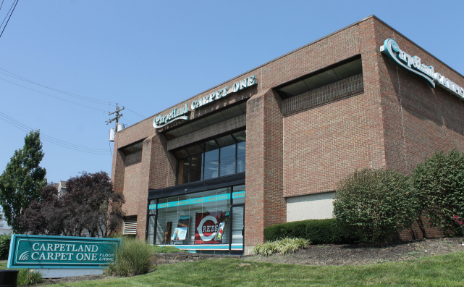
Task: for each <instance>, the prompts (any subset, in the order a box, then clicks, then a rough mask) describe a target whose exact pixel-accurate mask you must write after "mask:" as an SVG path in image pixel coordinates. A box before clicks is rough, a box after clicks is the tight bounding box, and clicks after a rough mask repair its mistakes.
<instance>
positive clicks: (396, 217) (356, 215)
mask: <svg viewBox="0 0 464 287" xmlns="http://www.w3.org/2000/svg"><path fill="white" fill-rule="evenodd" d="M419 210H420V209H419V202H418V199H417V197H416V194H415V192H414V190H413V189H412V188H411V185H410V181H409V177H408V176H406V175H403V174H401V173H399V172H397V171H392V170H369V169H364V170H361V171H356V172H354V173H353V174H352V175H350V176H348V177H347V178H345V180H343V182H342V183H341V184H340V186H339V188H338V189H337V193H336V194H335V201H334V214H335V217H336V218H337V221H338V223H339V226H340V227H341V228H342V229H343V230H345V231H347V232H348V233H352V234H356V235H357V236H359V237H360V239H361V241H364V242H370V243H379V242H388V241H391V240H392V239H393V235H394V234H395V232H397V231H401V230H403V229H405V228H410V227H411V226H412V223H413V222H414V220H415V219H416V218H417V217H418V214H419Z"/></svg>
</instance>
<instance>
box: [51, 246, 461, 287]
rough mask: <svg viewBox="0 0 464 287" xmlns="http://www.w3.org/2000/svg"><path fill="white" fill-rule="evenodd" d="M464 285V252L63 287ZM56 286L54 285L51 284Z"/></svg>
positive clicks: (181, 270)
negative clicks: (412, 258)
mask: <svg viewBox="0 0 464 287" xmlns="http://www.w3.org/2000/svg"><path fill="white" fill-rule="evenodd" d="M102 285H103V286H365V285H375V286H391V285H395V286H464V252H459V253H453V254H449V255H440V256H434V257H427V258H420V259H415V260H411V261H405V262H396V263H382V264H373V265H362V266H349V265H347V266H301V265H285V264H271V263H256V262H246V261H242V260H239V259H215V260H204V261H199V262H189V263H179V264H171V265H162V266H158V267H157V268H156V270H155V271H154V272H152V273H150V274H146V275H141V276H135V277H130V278H117V279H104V280H96V281H80V282H75V283H60V286H102ZM50 286H54V285H50Z"/></svg>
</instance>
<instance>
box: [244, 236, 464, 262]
mask: <svg viewBox="0 0 464 287" xmlns="http://www.w3.org/2000/svg"><path fill="white" fill-rule="evenodd" d="M463 239H464V238H463V237H455V238H437V239H425V240H420V241H414V242H405V243H396V244H388V245H366V244H346V245H343V244H342V245H334V244H323V245H309V246H308V247H307V248H305V249H301V250H298V251H296V252H295V253H290V254H285V255H280V254H273V255H271V256H262V255H255V256H246V257H245V260H247V261H257V262H269V263H286V264H302V265H365V264H375V263H383V262H395V261H404V260H409V259H414V258H420V257H428V256H434V255H440V254H449V253H453V252H459V251H464V246H463V245H461V241H462V240H463Z"/></svg>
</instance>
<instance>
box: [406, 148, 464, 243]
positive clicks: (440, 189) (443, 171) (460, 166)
mask: <svg viewBox="0 0 464 287" xmlns="http://www.w3.org/2000/svg"><path fill="white" fill-rule="evenodd" d="M412 180H413V186H414V188H415V189H416V190H417V194H418V197H419V201H420V204H421V209H422V210H423V211H424V215H425V216H426V218H428V221H429V223H430V224H431V225H432V226H437V227H440V228H442V229H443V231H444V232H450V231H451V232H457V233H458V234H459V233H461V228H460V225H459V220H456V218H458V219H463V218H464V153H462V152H459V151H456V150H452V151H450V152H449V153H444V152H439V153H436V154H435V155H433V156H432V157H430V158H428V159H426V160H425V161H424V162H423V163H421V164H418V165H417V166H416V168H415V169H414V170H413V173H412Z"/></svg>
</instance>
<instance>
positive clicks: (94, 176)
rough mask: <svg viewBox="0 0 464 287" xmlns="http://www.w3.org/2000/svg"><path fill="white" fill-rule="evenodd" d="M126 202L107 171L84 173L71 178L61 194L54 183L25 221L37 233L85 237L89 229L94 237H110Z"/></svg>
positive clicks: (26, 225) (32, 207)
mask: <svg viewBox="0 0 464 287" xmlns="http://www.w3.org/2000/svg"><path fill="white" fill-rule="evenodd" d="M123 203H124V196H123V195H122V194H120V193H116V192H114V191H113V188H112V184H111V180H110V178H109V176H108V174H107V173H106V172H97V173H87V172H83V173H82V175H81V176H77V177H73V178H71V179H69V180H68V181H67V183H66V193H65V194H63V195H61V196H58V191H57V190H56V188H55V187H53V186H47V187H45V188H44V189H42V192H41V203H38V202H34V203H33V204H31V206H30V207H29V208H28V209H27V210H26V212H25V214H24V216H23V217H22V221H23V222H24V226H25V227H26V229H27V231H30V232H32V233H33V234H62V235H68V236H82V235H84V234H85V233H87V232H88V234H89V235H90V236H92V237H98V236H103V237H107V236H110V235H111V234H112V233H114V232H115V231H116V229H117V227H118V225H119V224H120V222H121V220H122V217H123V215H124V214H123V212H122V204H123ZM41 222H43V224H44V226H42V225H41Z"/></svg>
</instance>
